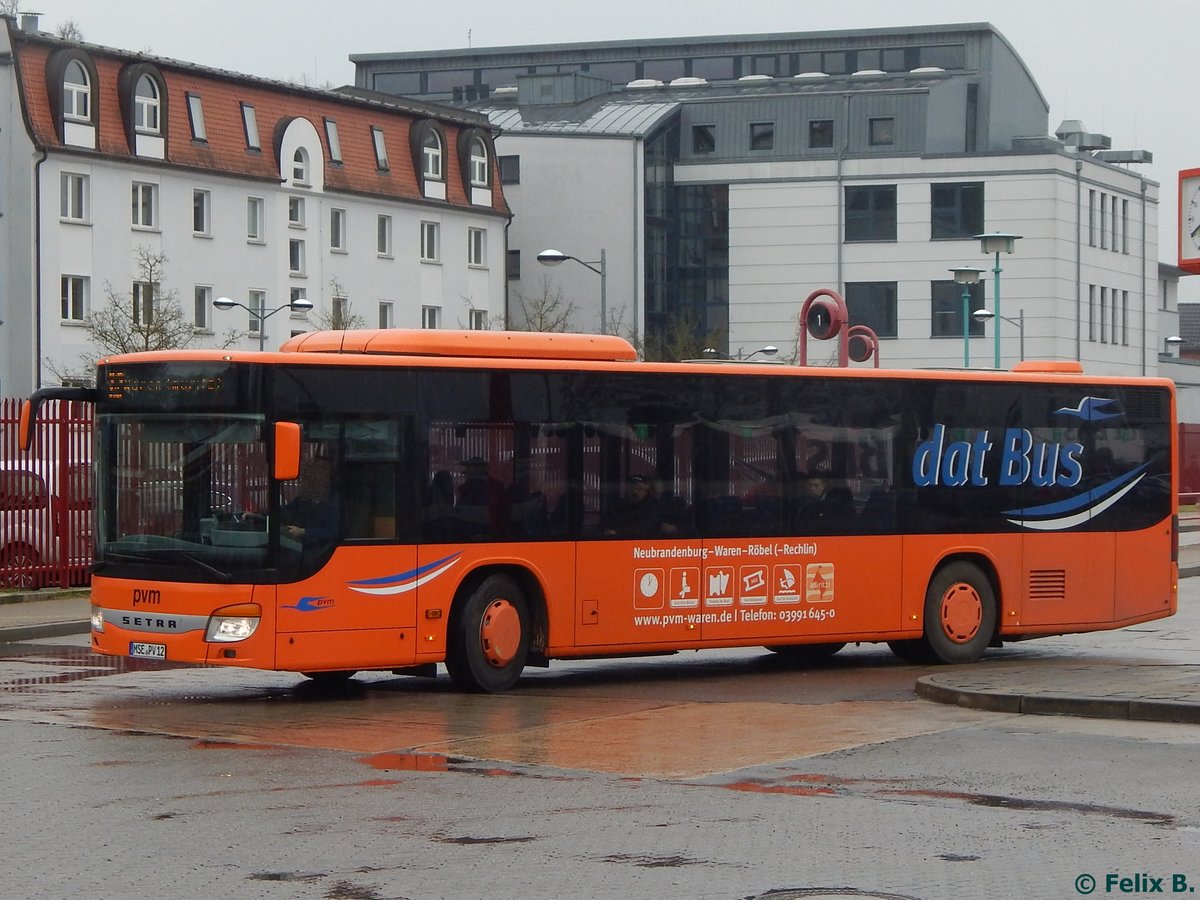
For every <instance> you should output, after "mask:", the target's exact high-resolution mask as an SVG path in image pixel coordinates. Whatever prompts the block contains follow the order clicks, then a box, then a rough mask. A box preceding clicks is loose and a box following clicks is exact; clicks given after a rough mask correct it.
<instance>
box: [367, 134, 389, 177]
mask: <svg viewBox="0 0 1200 900" xmlns="http://www.w3.org/2000/svg"><path fill="white" fill-rule="evenodd" d="M371 143H372V145H374V147H375V167H376V168H377V169H379V171H380V172H386V171H387V170H388V155H387V144H386V143H384V140H383V129H382V128H375V127H374V126H372V128H371Z"/></svg>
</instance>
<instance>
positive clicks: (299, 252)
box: [288, 238, 304, 275]
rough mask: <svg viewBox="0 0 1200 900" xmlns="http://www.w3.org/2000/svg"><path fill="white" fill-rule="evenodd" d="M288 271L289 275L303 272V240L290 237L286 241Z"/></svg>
mask: <svg viewBox="0 0 1200 900" xmlns="http://www.w3.org/2000/svg"><path fill="white" fill-rule="evenodd" d="M288 273H289V274H291V275H303V274H304V241H302V240H300V239H299V238H292V239H291V240H290V241H288Z"/></svg>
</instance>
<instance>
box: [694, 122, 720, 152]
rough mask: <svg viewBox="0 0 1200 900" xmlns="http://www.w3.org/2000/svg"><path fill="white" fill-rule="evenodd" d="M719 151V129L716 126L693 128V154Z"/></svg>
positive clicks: (695, 126) (696, 126)
mask: <svg viewBox="0 0 1200 900" xmlns="http://www.w3.org/2000/svg"><path fill="white" fill-rule="evenodd" d="M716 149H717V127H716V126H715V125H693V126H692V152H693V153H697V154H706V153H714V152H716Z"/></svg>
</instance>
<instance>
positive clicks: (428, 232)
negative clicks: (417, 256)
mask: <svg viewBox="0 0 1200 900" xmlns="http://www.w3.org/2000/svg"><path fill="white" fill-rule="evenodd" d="M440 243H441V225H439V224H438V223H437V222H422V223H421V261H422V262H437V261H438V260H439V259H440V258H441V248H440V247H439V246H438V245H439V244H440Z"/></svg>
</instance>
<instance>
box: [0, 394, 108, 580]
mask: <svg viewBox="0 0 1200 900" xmlns="http://www.w3.org/2000/svg"><path fill="white" fill-rule="evenodd" d="M20 413H21V401H20V400H18V399H15V398H0V588H22V589H29V588H40V587H72V586H76V585H86V584H88V582H89V580H90V578H91V576H90V573H89V571H88V566H89V565H90V563H91V559H92V449H91V448H92V406H91V404H87V403H76V402H68V401H63V400H54V401H51V402H49V403H46V404H44V405H43V406H42V407H41V410H40V411H39V413H38V421H37V428H36V434H35V440H34V444H33V446H32V447H31V448H30V450H29V452H28V453H23V452H22V451H21V450H20V448H19V447H18V446H17V428H18V422H19V420H20Z"/></svg>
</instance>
